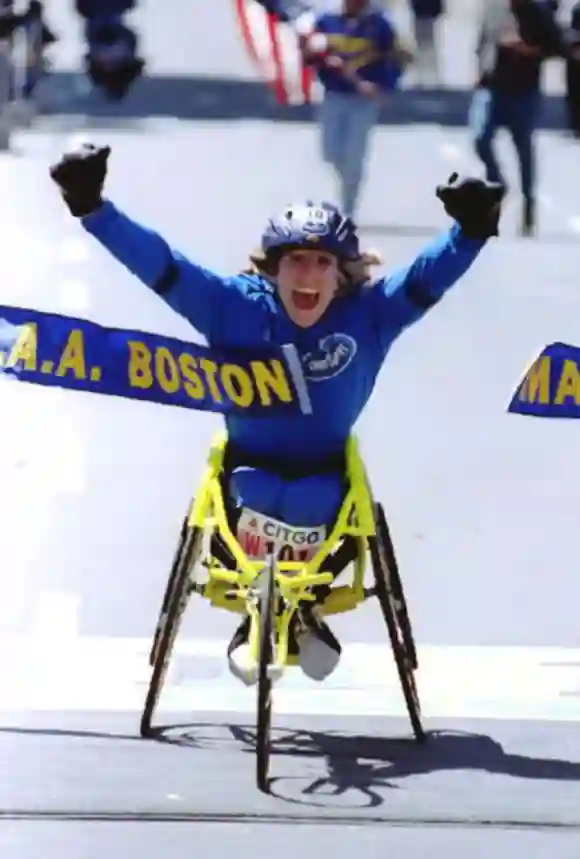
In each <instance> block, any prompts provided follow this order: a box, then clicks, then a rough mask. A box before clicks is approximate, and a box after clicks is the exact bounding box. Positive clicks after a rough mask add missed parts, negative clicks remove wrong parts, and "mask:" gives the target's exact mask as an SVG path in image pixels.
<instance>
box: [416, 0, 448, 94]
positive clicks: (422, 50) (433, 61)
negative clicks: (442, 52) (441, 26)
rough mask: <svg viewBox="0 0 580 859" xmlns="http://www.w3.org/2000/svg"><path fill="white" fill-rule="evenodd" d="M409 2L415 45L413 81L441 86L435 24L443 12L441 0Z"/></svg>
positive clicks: (420, 84)
mask: <svg viewBox="0 0 580 859" xmlns="http://www.w3.org/2000/svg"><path fill="white" fill-rule="evenodd" d="M409 3H410V6H411V12H412V16H413V36H414V39H415V47H416V58H415V69H416V73H417V77H416V79H415V83H416V84H418V85H419V86H433V85H435V86H441V83H442V78H441V65H440V62H439V45H438V32H437V24H438V19H439V18H440V17H441V16H442V15H443V14H444V12H445V8H444V4H443V0H409Z"/></svg>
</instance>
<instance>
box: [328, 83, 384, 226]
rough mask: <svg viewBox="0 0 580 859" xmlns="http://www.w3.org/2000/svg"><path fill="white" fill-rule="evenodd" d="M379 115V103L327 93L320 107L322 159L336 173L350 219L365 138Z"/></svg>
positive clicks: (372, 100) (357, 189)
mask: <svg viewBox="0 0 580 859" xmlns="http://www.w3.org/2000/svg"><path fill="white" fill-rule="evenodd" d="M379 113H380V103H379V102H378V101H377V100H375V99H371V98H366V97H365V96H360V95H350V94H345V93H339V92H330V91H328V90H327V91H326V92H325V95H324V99H323V102H322V104H321V107H320V124H321V132H322V157H323V159H324V161H325V162H326V163H327V164H330V165H331V166H332V167H334V169H335V170H336V172H337V173H338V177H339V180H340V184H341V200H340V202H341V206H342V209H343V211H344V212H345V214H347V215H351V216H352V215H354V211H355V208H356V204H357V200H358V195H359V189H360V185H361V182H362V179H363V175H364V165H365V161H366V155H367V149H368V141H369V134H370V132H371V130H372V129H373V127H374V126H375V125H376V124H377V122H378V119H379Z"/></svg>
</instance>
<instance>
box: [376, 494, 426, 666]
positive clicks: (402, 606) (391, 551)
mask: <svg viewBox="0 0 580 859" xmlns="http://www.w3.org/2000/svg"><path fill="white" fill-rule="evenodd" d="M375 520H376V526H377V533H378V537H379V540H380V543H381V547H382V549H383V551H384V554H385V563H386V565H387V573H388V577H389V584H390V587H391V590H392V592H393V597H394V599H395V604H396V614H397V620H398V621H399V626H400V629H401V635H402V636H403V642H404V644H405V649H406V651H407V658H408V660H409V662H410V664H411V667H412V669H413V671H416V670H417V668H418V667H419V660H418V657H417V648H416V646H415V638H414V635H413V627H412V626H411V618H410V617H409V611H408V609H407V601H406V599H405V593H404V590H403V582H402V581H401V576H400V574H399V565H398V564H397V558H396V555H395V547H394V545H393V541H392V539H391V533H390V531H389V526H388V524H387V519H386V516H385V511H384V510H383V506H382V504H376V505H375Z"/></svg>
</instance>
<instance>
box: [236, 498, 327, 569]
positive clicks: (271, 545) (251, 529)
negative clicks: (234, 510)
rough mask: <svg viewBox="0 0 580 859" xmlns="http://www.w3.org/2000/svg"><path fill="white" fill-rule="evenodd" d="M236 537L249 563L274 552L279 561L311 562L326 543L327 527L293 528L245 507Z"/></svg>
mask: <svg viewBox="0 0 580 859" xmlns="http://www.w3.org/2000/svg"><path fill="white" fill-rule="evenodd" d="M236 537H237V540H238V542H239V544H240V546H241V547H242V549H243V551H244V552H245V554H246V555H247V556H248V558H250V560H254V561H261V560H263V559H264V558H265V557H266V556H267V555H269V554H270V553H271V552H274V554H275V556H276V557H277V558H278V560H279V561H302V562H304V563H308V561H310V560H311V559H312V558H313V557H314V555H315V554H316V553H317V552H318V550H319V549H320V546H321V545H322V543H324V541H325V540H326V526H324V525H320V526H318V527H317V528H294V527H292V526H291V525H287V524H286V523H285V522H279V521H278V519H272V517H271V516H264V514H263V513H256V512H255V511H254V510H250V509H249V508H248V507H244V509H243V510H242V514H241V516H240V519H239V522H238V525H237V533H236Z"/></svg>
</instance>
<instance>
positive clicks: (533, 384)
mask: <svg viewBox="0 0 580 859" xmlns="http://www.w3.org/2000/svg"><path fill="white" fill-rule="evenodd" d="M538 395H539V397H538ZM520 399H521V400H524V401H525V402H528V403H535V402H538V403H540V404H541V405H543V406H547V405H548V403H549V402H550V358H549V357H548V356H547V355H544V357H543V358H541V359H540V360H539V361H535V362H534V363H533V364H532V366H531V367H530V369H529V370H528V372H527V373H526V378H525V379H524V382H523V385H522V388H521V392H520Z"/></svg>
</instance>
